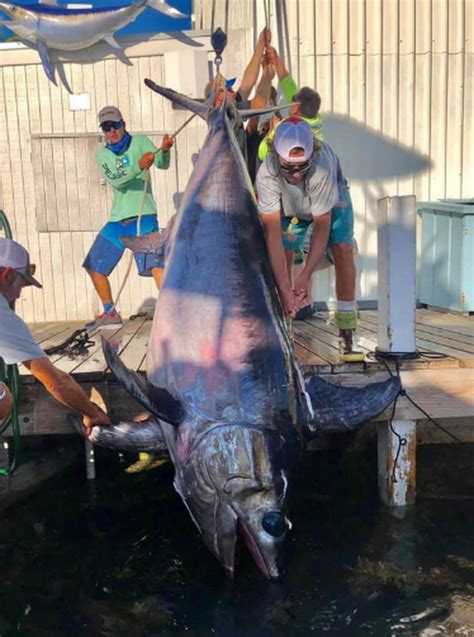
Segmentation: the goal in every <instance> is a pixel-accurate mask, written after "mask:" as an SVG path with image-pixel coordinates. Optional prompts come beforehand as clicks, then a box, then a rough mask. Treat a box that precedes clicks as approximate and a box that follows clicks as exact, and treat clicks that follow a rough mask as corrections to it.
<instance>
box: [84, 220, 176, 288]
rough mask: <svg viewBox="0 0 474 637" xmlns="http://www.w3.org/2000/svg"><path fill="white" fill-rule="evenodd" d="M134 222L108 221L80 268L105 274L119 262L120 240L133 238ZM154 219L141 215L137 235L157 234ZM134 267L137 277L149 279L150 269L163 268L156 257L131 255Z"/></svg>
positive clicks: (142, 254)
mask: <svg viewBox="0 0 474 637" xmlns="http://www.w3.org/2000/svg"><path fill="white" fill-rule="evenodd" d="M137 223H138V218H137V217H133V218H131V219H125V220H124V221H109V222H108V223H106V224H105V226H104V227H103V228H102V230H101V231H100V232H99V234H98V235H97V237H96V238H95V241H94V243H93V244H92V247H91V249H90V250H89V252H88V253H87V256H86V258H85V260H84V263H83V264H82V267H83V268H86V269H87V270H91V271H92V272H99V274H105V276H109V274H110V273H111V272H112V271H113V269H114V268H115V266H116V265H117V263H118V262H119V261H120V259H121V258H122V254H123V253H124V250H125V246H124V245H123V243H122V241H121V239H120V237H122V236H124V235H127V236H129V237H136V236H137ZM158 229H159V228H158V219H157V217H156V215H143V217H142V218H141V222H140V235H141V236H143V235H145V234H149V233H150V232H156V231H157V230H158ZM133 256H134V257H135V263H136V264H137V269H138V274H139V275H140V276H152V274H151V269H152V268H162V267H164V258H163V257H161V256H158V255H156V254H150V253H145V252H135V253H134V255H133Z"/></svg>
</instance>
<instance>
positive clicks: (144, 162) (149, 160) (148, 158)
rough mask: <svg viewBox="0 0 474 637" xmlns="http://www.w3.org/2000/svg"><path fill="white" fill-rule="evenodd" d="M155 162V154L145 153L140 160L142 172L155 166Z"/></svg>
mask: <svg viewBox="0 0 474 637" xmlns="http://www.w3.org/2000/svg"><path fill="white" fill-rule="evenodd" d="M154 161H155V153H152V152H148V153H144V154H143V155H142V156H141V157H140V159H139V160H138V166H139V167H140V170H145V168H151V166H153V162H154Z"/></svg>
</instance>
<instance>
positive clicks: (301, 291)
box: [295, 270, 311, 305]
mask: <svg viewBox="0 0 474 637" xmlns="http://www.w3.org/2000/svg"><path fill="white" fill-rule="evenodd" d="M310 285H311V277H310V276H309V277H308V275H307V274H306V272H305V271H304V270H302V271H301V272H300V273H299V275H298V276H297V277H296V281H295V297H296V300H297V303H298V305H300V304H301V303H302V302H303V301H305V300H306V299H307V298H309V297H310V289H309V286H310Z"/></svg>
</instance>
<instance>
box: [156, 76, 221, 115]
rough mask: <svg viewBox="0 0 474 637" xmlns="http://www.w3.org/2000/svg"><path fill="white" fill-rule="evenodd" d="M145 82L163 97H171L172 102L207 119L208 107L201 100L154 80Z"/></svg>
mask: <svg viewBox="0 0 474 637" xmlns="http://www.w3.org/2000/svg"><path fill="white" fill-rule="evenodd" d="M145 84H146V85H147V86H148V88H151V90H152V91H155V93H158V94H159V95H162V96H163V97H166V98H167V99H169V100H170V102H174V103H175V104H179V105H180V106H183V107H184V108H186V109H188V110H189V111H192V112H193V113H196V115H199V116H200V117H202V118H203V119H206V114H207V111H208V107H207V106H206V105H205V104H201V102H197V101H196V100H193V99H191V98H190V97H187V96H186V95H183V94H182V93H177V92H176V91H173V89H171V88H165V87H164V86H160V85H159V84H155V82H153V80H148V79H146V80H145Z"/></svg>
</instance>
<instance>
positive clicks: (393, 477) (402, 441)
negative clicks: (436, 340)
mask: <svg viewBox="0 0 474 637" xmlns="http://www.w3.org/2000/svg"><path fill="white" fill-rule="evenodd" d="M428 353H429V352H428ZM432 353H433V354H435V352H432ZM370 354H371V357H373V358H375V359H376V360H378V361H381V362H382V363H383V364H384V366H385V369H386V370H387V372H388V373H389V374H390V376H391V377H392V378H394V377H395V375H394V374H393V373H392V370H391V369H390V367H389V365H388V363H387V361H386V360H385V359H384V358H383V357H382V356H378V355H377V353H376V352H370ZM394 361H395V369H396V372H397V373H396V376H397V378H398V379H399V381H400V391H399V392H398V394H397V396H396V398H395V400H394V402H393V407H392V413H391V414H390V419H389V421H388V424H389V427H390V431H391V432H392V433H393V435H394V436H396V438H397V439H398V447H397V451H396V454H395V460H394V463H393V469H392V475H391V480H392V482H397V477H396V473H395V472H396V469H397V464H398V459H399V457H400V453H401V450H402V447H405V446H406V445H407V444H408V440H407V439H406V438H404V437H403V436H401V435H400V434H399V433H398V431H396V430H395V428H394V426H393V420H394V417H395V411H396V408H397V401H398V399H399V397H400V396H404V397H405V398H406V399H407V400H409V401H410V402H411V404H412V405H413V406H414V407H416V408H417V409H418V410H419V411H420V412H421V413H422V414H423V415H424V416H425V418H426V419H427V420H429V421H430V422H431V423H433V425H435V426H436V427H438V429H440V430H441V431H442V432H444V433H445V434H446V435H447V436H449V437H450V438H452V439H453V440H454V441H455V442H457V443H462V442H463V441H462V440H461V439H460V438H458V437H457V436H456V435H454V434H453V433H451V432H450V431H448V430H447V429H446V428H445V427H443V426H442V425H440V424H439V422H436V420H435V419H434V418H432V417H431V416H430V415H429V414H428V413H427V412H426V411H425V410H424V409H423V407H420V405H418V403H416V402H415V401H414V400H413V398H411V396H409V395H408V393H407V391H406V389H404V388H403V386H402V379H401V376H400V359H399V358H395V359H394Z"/></svg>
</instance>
